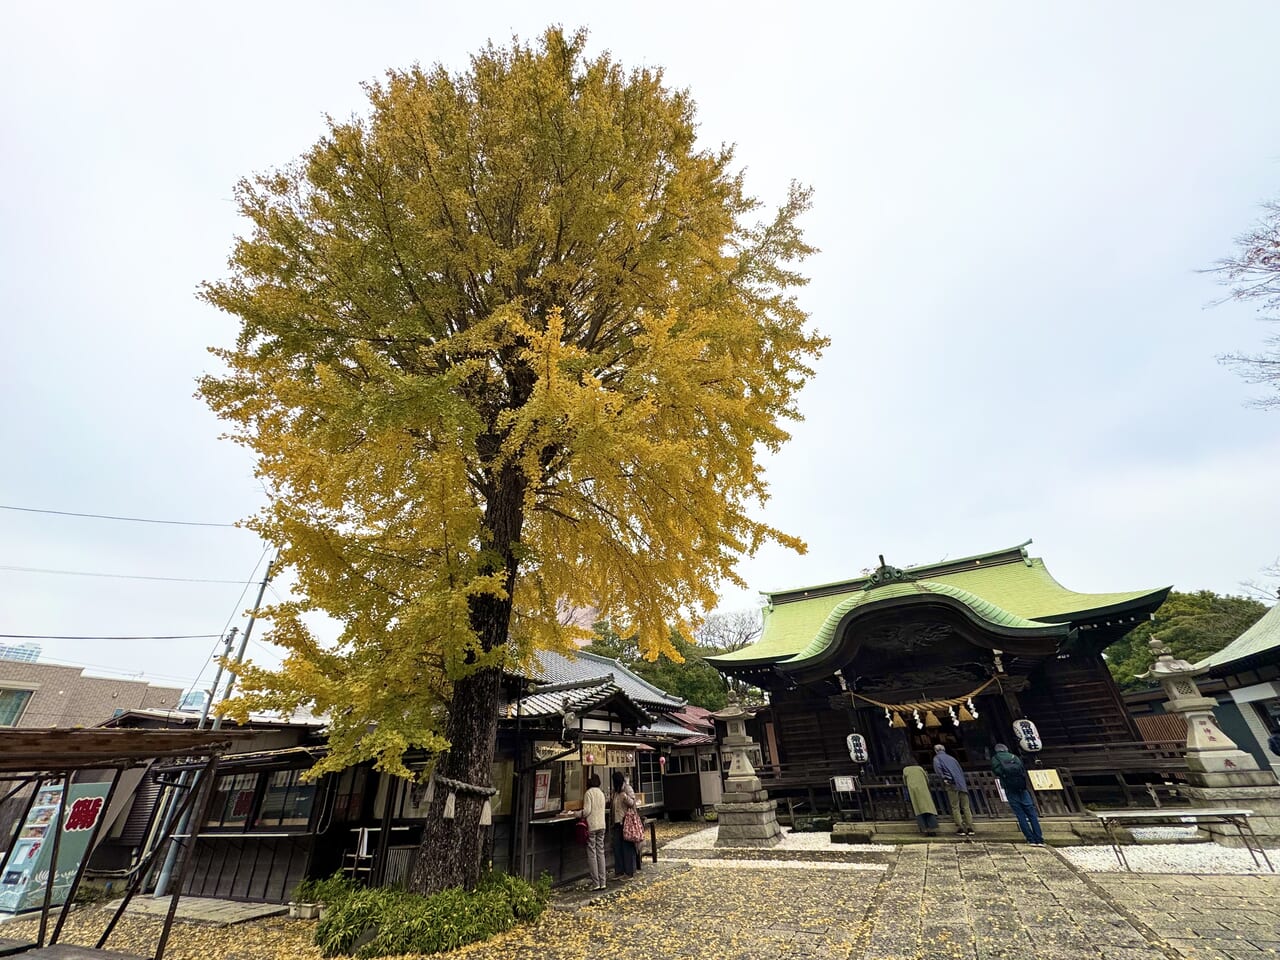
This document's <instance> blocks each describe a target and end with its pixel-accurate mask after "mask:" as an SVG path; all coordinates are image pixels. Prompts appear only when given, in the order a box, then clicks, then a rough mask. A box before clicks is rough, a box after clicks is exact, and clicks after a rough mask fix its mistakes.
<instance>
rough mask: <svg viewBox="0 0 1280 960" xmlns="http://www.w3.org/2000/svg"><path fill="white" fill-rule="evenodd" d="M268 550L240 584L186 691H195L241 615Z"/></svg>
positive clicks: (264, 550)
mask: <svg viewBox="0 0 1280 960" xmlns="http://www.w3.org/2000/svg"><path fill="white" fill-rule="evenodd" d="M270 552H271V545H270V544H267V546H266V547H265V548H263V551H262V555H261V556H260V557H258V562H257V563H255V564H254V565H253V571H252V572H251V573H250V574H249V579H248V580H246V581H245V582H244V584H243V585H242V586H241V588H240V596H239V598H238V599H237V600H236V605H235V607H234V608H233V609H232V611H231V613H230V615H229V616H228V617H227V622H226V623H224V624H223V625H222V631H221V632H220V633H219V634H218V639H216V640H214V642H213V649H212V650H211V651H210V652H209V657H208V659H206V660H205V662H204V665H203V666H202V667H201V668H200V672H199V673H197V674H196V678H195V679H194V680H192V681H191V685H190V686H189V687H187V693H194V692H195V691H196V689H197V688H198V686H199V684H200V680H201V678H202V677H203V676H204V672H205V671H206V670H208V669H209V664H210V663H212V662H213V660H214V658H216V657H217V655H218V646H219V645H220V644H221V643H222V642H223V641H222V638H223V637H225V636H226V635H227V630H228V629H229V628H230V627H231V621H232V620H234V619H235V618H236V617H237V616H238V615H241V614H242V613H243V610H242V608H241V606H240V605H241V604H242V603H244V595H245V594H246V593H248V592H249V584H251V583H253V578H254V577H256V576H257V575H258V568H259V567H260V566H262V561H263V560H265V559H267V554H268V553H270ZM216 693H217V691H216V690H215V691H211V692H210V698H212V697H213V696H214V695H216Z"/></svg>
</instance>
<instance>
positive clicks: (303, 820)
mask: <svg viewBox="0 0 1280 960" xmlns="http://www.w3.org/2000/svg"><path fill="white" fill-rule="evenodd" d="M315 797H316V785H315V784H314V783H304V782H303V780H302V771H301V770H277V771H276V772H275V773H271V774H268V775H267V789H266V792H264V793H263V795H262V812H261V813H260V814H259V815H258V819H257V825H258V826H260V827H305V826H306V825H307V823H308V822H309V821H310V820H311V805H312V803H313V802H314V801H315Z"/></svg>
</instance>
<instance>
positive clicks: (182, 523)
mask: <svg viewBox="0 0 1280 960" xmlns="http://www.w3.org/2000/svg"><path fill="white" fill-rule="evenodd" d="M0 510H14V511H17V512H19V513H47V514H52V515H54V516H58V517H87V518H90V519H93V520H126V521H128V522H130V523H163V524H167V525H170V526H176V527H230V528H231V529H233V530H238V529H241V528H240V527H239V526H238V525H237V524H234V523H206V522H202V521H199V520H155V519H152V518H150V517H119V516H114V515H112V514H109V513H78V512H76V511H74V510H42V509H39V508H38V507H15V506H11V505H9V504H4V503H0Z"/></svg>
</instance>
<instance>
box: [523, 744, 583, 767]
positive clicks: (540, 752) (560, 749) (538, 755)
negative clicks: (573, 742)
mask: <svg viewBox="0 0 1280 960" xmlns="http://www.w3.org/2000/svg"><path fill="white" fill-rule="evenodd" d="M568 749H569V748H568V747H566V746H565V745H564V744H563V743H535V744H534V745H533V759H534V760H538V761H542V760H550V759H551V758H552V757H555V758H556V759H557V760H558V761H560V762H561V763H577V762H578V759H579V752H578V751H577V750H574V751H573V752H572V753H565V751H566V750H568ZM562 753H563V754H564V756H560V754H562Z"/></svg>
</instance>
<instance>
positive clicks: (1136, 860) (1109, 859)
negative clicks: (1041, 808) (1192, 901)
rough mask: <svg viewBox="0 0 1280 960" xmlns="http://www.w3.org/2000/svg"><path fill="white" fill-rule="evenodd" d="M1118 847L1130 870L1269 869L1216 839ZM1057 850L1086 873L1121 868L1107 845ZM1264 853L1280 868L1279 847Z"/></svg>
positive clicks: (1210, 871)
mask: <svg viewBox="0 0 1280 960" xmlns="http://www.w3.org/2000/svg"><path fill="white" fill-rule="evenodd" d="M1122 849H1123V850H1124V855H1125V858H1126V859H1127V860H1128V861H1129V866H1130V868H1131V869H1132V870H1133V872H1134V873H1194V874H1222V873H1268V872H1269V871H1268V870H1267V867H1266V864H1265V863H1263V864H1262V865H1261V866H1255V865H1254V862H1253V857H1251V856H1250V855H1249V851H1248V850H1244V849H1238V848H1236V847H1222V846H1219V845H1218V844H1216V843H1152V844H1143V845H1141V846H1128V845H1126V846H1124V847H1123V848H1122ZM1058 852H1059V853H1060V854H1062V855H1063V856H1064V857H1066V858H1067V859H1068V860H1070V861H1071V862H1072V863H1074V864H1075V865H1076V866H1077V867H1079V868H1080V869H1081V870H1084V871H1085V872H1087V873H1118V872H1122V871H1123V870H1124V867H1122V866H1121V865H1120V863H1119V861H1117V860H1116V855H1115V854H1114V853H1113V852H1112V850H1111V847H1109V846H1098V847H1059V848H1058ZM1267 855H1268V856H1269V857H1270V858H1271V862H1272V864H1274V865H1275V866H1276V867H1277V868H1280V850H1270V849H1269V850H1267ZM1259 862H1261V857H1259Z"/></svg>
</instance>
